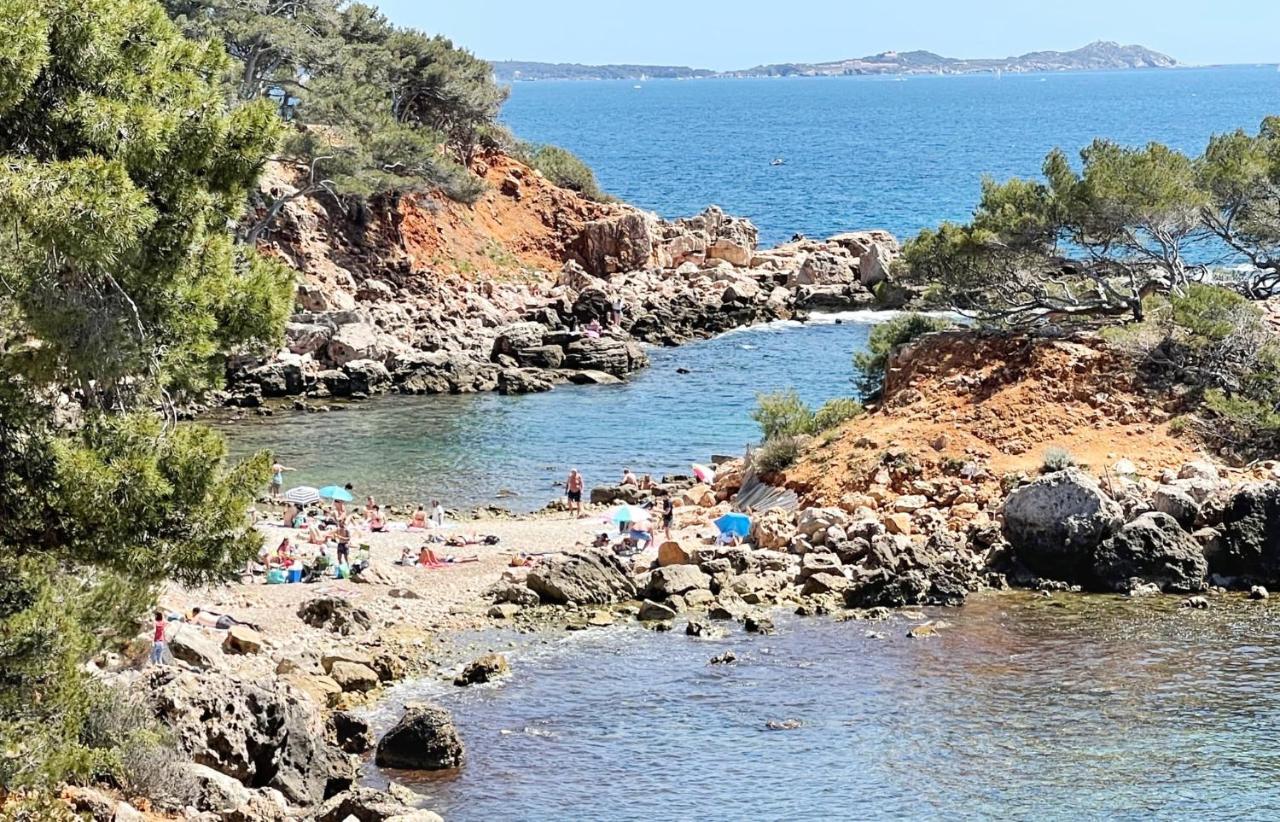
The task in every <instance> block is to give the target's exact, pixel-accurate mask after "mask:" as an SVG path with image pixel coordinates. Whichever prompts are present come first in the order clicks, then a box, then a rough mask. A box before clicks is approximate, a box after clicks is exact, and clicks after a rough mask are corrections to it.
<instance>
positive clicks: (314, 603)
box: [298, 596, 372, 636]
mask: <svg viewBox="0 0 1280 822" xmlns="http://www.w3.org/2000/svg"><path fill="white" fill-rule="evenodd" d="M298 618H299V619H301V620H302V621H303V622H305V623H306V624H308V625H310V626H311V627H313V628H324V629H326V630H329V631H332V632H334V633H335V634H341V635H342V636H350V635H351V634H354V633H358V632H360V631H366V630H368V629H369V626H370V625H371V624H372V621H371V620H370V618H369V612H368V611H366V610H364V609H363V608H360V607H357V606H355V605H352V604H351V603H350V602H348V601H347V600H345V599H343V598H341V597H333V596H320V597H315V598H314V599H309V600H307V601H306V602H304V603H302V605H300V606H299V607H298Z"/></svg>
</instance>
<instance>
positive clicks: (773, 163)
mask: <svg viewBox="0 0 1280 822" xmlns="http://www.w3.org/2000/svg"><path fill="white" fill-rule="evenodd" d="M786 164H787V161H786V160H784V159H782V158H781V157H774V158H773V160H771V161H770V162H769V165H771V166H785V165H786Z"/></svg>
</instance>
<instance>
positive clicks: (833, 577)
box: [800, 571, 849, 597]
mask: <svg viewBox="0 0 1280 822" xmlns="http://www.w3.org/2000/svg"><path fill="white" fill-rule="evenodd" d="M848 587H849V579H848V577H846V576H845V575H844V574H840V573H829V572H825V571H824V572H819V573H816V574H813V575H812V576H809V577H807V578H806V579H805V581H804V587H803V588H801V589H800V593H801V594H803V595H804V596H807V597H808V596H817V595H819V594H839V593H843V592H844V591H845V589H846V588H848Z"/></svg>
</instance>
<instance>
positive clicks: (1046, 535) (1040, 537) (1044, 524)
mask: <svg viewBox="0 0 1280 822" xmlns="http://www.w3.org/2000/svg"><path fill="white" fill-rule="evenodd" d="M1121 523H1122V516H1121V510H1120V506H1119V505H1117V504H1116V502H1115V501H1114V500H1112V499H1111V498H1110V497H1108V496H1107V495H1106V493H1105V492H1103V490H1102V489H1101V488H1100V487H1099V486H1098V483H1097V482H1096V481H1095V480H1094V479H1093V478H1092V477H1090V476H1089V475H1087V474H1085V473H1084V472H1082V471H1080V470H1078V469H1075V468H1068V469H1067V470H1065V471H1057V472H1055V473H1052V474H1048V475H1046V476H1043V477H1040V478H1039V479H1037V480H1036V481H1034V482H1032V483H1030V484H1028V485H1024V486H1022V487H1021V488H1017V489H1015V490H1014V491H1013V492H1012V493H1011V494H1009V496H1008V498H1006V499H1005V502H1004V536H1005V538H1006V539H1007V540H1008V541H1009V544H1010V545H1011V546H1012V547H1013V549H1014V552H1015V554H1016V556H1017V557H1018V559H1019V560H1021V561H1022V562H1023V563H1024V564H1025V565H1026V566H1027V567H1028V568H1030V569H1031V570H1032V571H1033V572H1035V573H1037V574H1039V575H1041V576H1044V577H1049V578H1052V579H1066V580H1076V579H1078V578H1080V577H1082V576H1083V575H1084V574H1085V572H1087V570H1088V562H1089V558H1090V554H1091V552H1092V551H1093V549H1094V548H1096V547H1097V546H1098V545H1100V544H1101V543H1102V541H1103V540H1104V539H1106V538H1107V537H1109V536H1111V534H1113V533H1114V532H1115V531H1116V529H1118V528H1119V527H1120V525H1121Z"/></svg>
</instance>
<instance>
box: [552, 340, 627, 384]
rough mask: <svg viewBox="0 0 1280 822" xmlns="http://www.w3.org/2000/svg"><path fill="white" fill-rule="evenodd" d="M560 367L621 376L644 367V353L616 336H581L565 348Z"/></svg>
mask: <svg viewBox="0 0 1280 822" xmlns="http://www.w3.org/2000/svg"><path fill="white" fill-rule="evenodd" d="M564 353H565V356H564V366H565V368H573V369H577V370H582V371H603V372H605V373H606V374H612V375H614V376H615V377H621V376H624V375H626V374H629V373H631V372H632V371H635V370H636V369H638V368H643V367H644V366H645V365H646V364H648V357H647V356H646V355H645V353H644V351H643V350H642V349H640V348H639V347H638V346H636V345H635V344H634V343H629V342H627V341H626V340H621V339H618V338H617V337H583V338H582V339H580V340H574V341H573V342H571V343H569V344H568V345H567V346H565V349H564Z"/></svg>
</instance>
